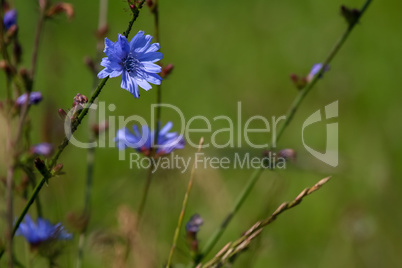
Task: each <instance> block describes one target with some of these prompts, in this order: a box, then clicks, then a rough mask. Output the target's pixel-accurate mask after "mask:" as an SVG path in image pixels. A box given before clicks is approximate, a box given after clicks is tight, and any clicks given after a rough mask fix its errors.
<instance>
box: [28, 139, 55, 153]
mask: <svg viewBox="0 0 402 268" xmlns="http://www.w3.org/2000/svg"><path fill="white" fill-rule="evenodd" d="M31 152H32V153H33V154H39V155H43V156H50V155H51V154H52V153H53V145H52V144H50V143H47V142H42V143H39V144H36V145H34V146H32V147H31Z"/></svg>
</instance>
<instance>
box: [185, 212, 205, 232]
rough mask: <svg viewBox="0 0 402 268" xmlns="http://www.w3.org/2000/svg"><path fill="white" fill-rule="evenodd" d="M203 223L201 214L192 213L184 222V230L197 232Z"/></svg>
mask: <svg viewBox="0 0 402 268" xmlns="http://www.w3.org/2000/svg"><path fill="white" fill-rule="evenodd" d="M203 224H204V220H203V219H202V218H201V216H200V215H199V214H194V215H193V216H191V218H190V220H189V221H188V222H187V224H186V231H187V232H190V233H198V231H199V230H200V227H201V225H203Z"/></svg>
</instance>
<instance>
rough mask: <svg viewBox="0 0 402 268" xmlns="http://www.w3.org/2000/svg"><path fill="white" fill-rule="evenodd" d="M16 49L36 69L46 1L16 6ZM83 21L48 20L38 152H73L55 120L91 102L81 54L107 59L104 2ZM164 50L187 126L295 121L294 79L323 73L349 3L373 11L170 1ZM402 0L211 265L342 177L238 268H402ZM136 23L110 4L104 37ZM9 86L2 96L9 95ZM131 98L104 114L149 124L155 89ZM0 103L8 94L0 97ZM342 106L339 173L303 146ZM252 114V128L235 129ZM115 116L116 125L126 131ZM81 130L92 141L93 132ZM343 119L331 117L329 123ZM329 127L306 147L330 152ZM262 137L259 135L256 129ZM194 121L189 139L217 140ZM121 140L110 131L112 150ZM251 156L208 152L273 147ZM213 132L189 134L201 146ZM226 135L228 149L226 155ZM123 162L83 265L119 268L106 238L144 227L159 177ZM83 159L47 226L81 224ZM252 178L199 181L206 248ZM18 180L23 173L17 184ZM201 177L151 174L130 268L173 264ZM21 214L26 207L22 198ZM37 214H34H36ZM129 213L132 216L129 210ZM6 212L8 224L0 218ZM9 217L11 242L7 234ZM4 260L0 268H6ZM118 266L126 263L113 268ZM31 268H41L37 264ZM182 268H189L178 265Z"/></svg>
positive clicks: (104, 182)
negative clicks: (38, 28) (99, 39)
mask: <svg viewBox="0 0 402 268" xmlns="http://www.w3.org/2000/svg"><path fill="white" fill-rule="evenodd" d="M14 2H15V7H16V9H17V10H18V25H19V36H20V37H19V38H20V42H21V44H22V45H23V49H24V51H23V53H24V54H23V65H26V66H29V64H30V60H31V53H32V43H33V38H34V34H35V25H36V19H37V16H38V14H37V10H38V7H37V3H36V1H23V0H15V1H14ZM70 2H71V3H72V4H73V5H74V9H75V17H74V19H72V20H71V21H68V20H67V19H66V18H65V16H64V15H63V16H58V17H57V18H55V19H53V20H50V21H48V22H47V23H46V25H45V28H44V34H43V38H42V40H41V47H40V51H39V62H38V68H37V76H36V81H35V88H34V90H35V91H41V92H42V93H43V95H44V100H43V102H42V103H41V104H40V105H38V106H35V107H32V109H31V112H30V118H31V125H32V141H33V143H39V142H42V141H47V142H51V143H52V144H54V145H58V144H59V143H60V142H61V140H62V137H63V136H62V135H63V129H62V123H63V122H62V120H61V119H59V117H58V115H57V110H58V109H59V108H63V109H69V108H71V104H72V102H73V97H74V96H75V95H76V94H77V93H81V94H84V95H86V96H90V91H91V88H92V81H93V78H92V75H91V73H90V71H89V70H88V67H87V66H86V65H85V64H84V57H86V56H91V57H93V56H94V55H95V50H96V37H95V34H94V33H95V32H96V28H97V20H98V15H97V14H98V2H97V1H93V0H91V1H89V0H87V1H78V0H72V1H70ZM159 4H160V8H159V12H160V43H161V50H162V52H163V53H164V59H163V61H162V62H163V63H165V64H167V63H173V64H174V66H175V69H174V71H173V73H172V75H171V76H169V77H168V79H166V80H165V81H163V83H162V85H163V87H162V101H163V103H168V104H172V105H175V106H177V107H178V108H179V109H180V110H181V111H182V112H183V114H184V115H185V117H186V120H188V119H190V118H192V117H193V116H196V115H201V116H205V117H206V118H208V119H210V120H213V118H214V117H215V116H219V115H226V116H228V117H230V118H233V119H234V123H235V125H234V129H237V128H238V126H239V124H240V126H241V127H243V126H244V124H245V121H246V120H247V119H248V118H250V117H251V116H254V115H262V116H264V117H267V118H271V117H272V116H276V117H279V116H281V115H283V114H285V113H286V111H287V109H288V107H289V106H290V104H291V103H292V100H293V98H294V97H295V96H296V94H297V89H295V87H294V85H293V84H292V82H291V80H290V78H289V76H290V74H291V73H296V74H298V75H306V74H307V73H308V72H309V71H310V68H311V66H312V65H313V64H314V63H318V62H322V61H323V60H324V59H325V57H326V56H327V54H328V53H329V51H330V50H331V48H332V46H333V45H334V43H335V42H336V40H337V39H338V38H339V36H340V35H341V34H342V32H343V31H344V29H345V28H346V27H347V24H346V22H345V20H344V19H343V18H342V17H341V16H340V11H339V7H340V6H341V5H342V4H345V5H347V6H350V7H356V8H360V6H361V5H362V4H363V1H357V0H347V1H338V0H335V1H319V0H308V1H297V0H289V1H263V0H256V1H248V2H247V1H233V0H232V1H227V0H221V1H208V0H206V1H175V0H173V1H163V0H161V1H160V3H159ZM401 10H402V2H400V1H396V0H384V1H373V3H372V5H371V6H370V7H369V9H368V10H367V12H366V13H365V14H364V16H363V17H362V19H361V22H360V23H359V25H357V26H356V28H355V29H354V30H353V32H352V34H351V36H350V37H349V39H348V40H347V42H346V44H345V46H344V47H343V48H342V49H341V51H340V52H339V54H338V55H337V56H336V57H335V59H334V60H333V62H332V64H331V70H330V71H329V72H328V73H325V75H324V77H323V79H321V80H320V81H319V82H318V83H317V85H316V87H315V88H314V89H313V90H312V91H311V93H310V94H309V95H308V96H307V98H306V99H305V101H304V103H303V104H302V106H301V107H300V109H299V111H298V112H297V114H296V116H295V117H294V119H293V121H292V122H291V124H290V125H289V127H288V128H287V129H286V132H285V134H284V136H283V137H282V138H281V140H280V142H279V143H278V147H279V148H293V149H294V150H296V151H297V154H298V159H297V161H296V162H295V163H288V165H287V168H286V170H274V171H265V172H264V173H263V175H262V177H261V178H260V179H259V181H258V183H257V185H256V186H255V187H254V189H253V191H252V194H251V195H250V196H249V198H248V199H247V201H246V202H245V204H244V206H243V207H242V208H241V209H240V211H239V213H238V214H237V215H236V216H235V218H234V219H233V221H232V222H231V224H230V225H229V228H228V229H227V231H226V232H225V233H224V235H223V236H222V238H221V239H220V241H219V243H218V244H217V245H216V246H215V247H214V249H213V250H212V252H211V254H210V255H209V256H208V257H207V258H206V260H209V259H210V258H211V257H213V256H214V255H215V254H216V253H217V252H218V251H219V250H220V249H221V248H222V247H223V246H224V245H225V244H226V243H227V242H229V241H233V240H235V239H237V238H238V237H240V236H241V234H242V233H243V232H244V231H246V230H247V229H248V228H249V227H251V226H252V225H253V224H254V223H255V222H256V221H258V220H260V219H263V218H266V217H268V216H269V215H270V214H271V213H272V212H273V211H274V210H275V209H276V207H278V206H279V205H280V204H281V203H282V202H283V201H290V200H292V199H294V198H295V197H296V196H297V195H298V194H299V192H300V191H301V190H303V189H304V188H306V187H310V186H312V185H314V184H315V183H316V182H317V181H318V180H320V179H321V178H324V177H327V176H330V175H331V176H333V177H332V180H331V181H330V182H329V183H328V184H327V185H325V186H324V187H323V188H322V189H321V190H320V191H318V192H316V193H314V194H313V195H311V196H309V197H307V198H306V199H305V200H304V201H303V202H302V203H301V204H300V205H299V206H298V207H296V208H294V209H292V210H290V211H287V212H285V213H284V214H283V215H281V216H280V217H279V218H278V219H277V220H276V221H275V222H274V223H273V224H272V225H269V226H268V227H267V228H265V230H264V232H263V234H262V235H261V236H260V237H259V238H258V239H257V240H256V241H255V242H254V243H252V245H251V247H250V249H249V250H247V251H246V252H245V253H243V254H241V255H240V257H239V258H238V259H237V260H236V262H235V263H234V266H233V267H261V268H263V267H300V268H301V267H401V266H402V255H401V254H400V252H401V251H402V243H401V241H402V231H401V228H402V213H401V210H400V207H399V205H400V204H402V196H401V189H402V188H401V187H402V182H401V174H402V165H401V162H402V141H401V137H402V123H401V119H400V117H401V116H402V105H401V103H402V91H401V84H402V78H401V77H402V76H401V75H400V72H401V70H402V68H401V67H402V57H401V44H402V32H401V25H402V16H401ZM129 19H130V11H129V9H128V7H127V3H126V1H123V0H120V1H109V11H108V25H109V33H108V35H107V36H108V38H109V39H111V40H112V41H116V40H117V35H118V33H122V32H123V31H124V30H125V28H126V25H127V22H128V21H129ZM139 30H144V31H145V33H146V34H151V35H152V34H153V31H154V27H153V18H152V15H151V13H150V12H149V9H148V8H147V7H144V8H143V10H142V11H141V14H140V17H139V19H138V21H137V22H136V23H135V24H134V27H133V31H132V33H131V35H130V37H132V36H133V34H135V33H136V32H138V31H139ZM4 80H5V77H4V74H3V73H1V75H0V84H1V87H2V88H4V86H5V82H4ZM140 94H141V97H140V98H139V99H135V98H134V97H133V96H132V95H131V94H130V93H129V92H127V91H125V90H123V89H121V88H120V77H119V78H114V79H110V80H109V81H108V83H107V85H106V87H105V88H104V89H103V91H102V93H101V95H100V97H99V101H104V102H105V103H106V105H109V104H115V105H116V109H115V110H114V111H107V114H106V116H107V117H116V118H117V117H118V116H125V117H128V116H131V115H140V116H142V117H144V118H145V119H146V120H147V121H148V122H149V120H150V117H151V114H150V112H151V109H150V105H151V104H152V103H155V102H156V88H155V87H154V88H153V89H151V90H150V91H148V92H146V91H144V90H143V89H140ZM0 97H1V99H4V97H5V90H0ZM336 100H338V101H339V117H338V118H337V122H338V124H339V165H338V166H337V167H335V168H334V167H331V166H329V165H326V164H325V163H323V162H321V161H319V160H317V159H316V158H315V157H314V156H312V155H311V154H310V153H308V152H307V150H306V149H305V148H304V146H303V143H302V137H301V129H302V125H303V122H304V120H306V119H307V117H308V116H309V115H311V114H312V113H313V112H315V111H316V110H318V109H323V108H324V107H325V105H327V104H329V103H332V102H334V101H336ZM238 102H241V115H242V118H243V119H242V122H239V121H237V113H238V110H237V107H238ZM0 120H1V121H0V125H1V129H0V140H1V144H2V145H1V147H0V150H1V152H0V176H1V177H3V176H5V174H6V172H5V169H6V167H5V164H4V163H5V160H6V157H8V156H7V155H5V146H4V144H5V133H4V132H5V131H3V129H4V128H3V126H4V119H3V117H1V119H0ZM116 120H117V119H116ZM84 121H85V123H84V124H83V125H82V126H81V127H80V128H79V130H78V131H77V138H80V139H82V140H86V137H87V130H88V125H87V123H86V120H84ZM167 121H172V122H173V123H174V124H175V125H174V127H173V130H176V131H179V130H180V129H179V128H180V118H179V117H178V115H177V113H175V112H174V111H172V110H171V109H168V108H163V109H162V122H163V123H166V122H167ZM331 122H333V121H331ZM326 123H327V122H325V121H323V122H320V123H317V124H315V126H312V127H311V128H310V129H306V133H305V135H306V143H307V144H308V145H309V146H311V147H313V148H321V149H322V150H325V139H326V131H325V126H326V125H325V124H326ZM250 126H253V127H256V128H258V127H261V125H259V124H257V122H256V123H254V125H253V124H251V125H250ZM205 127H206V125H205V122H202V121H201V120H199V121H194V123H193V124H192V128H205ZM227 127H228V125H227V123H225V122H224V121H219V120H217V121H212V132H213V131H216V130H219V129H221V128H227ZM114 135H115V131H113V132H111V133H110V134H107V135H106V137H105V138H106V140H112V139H113V138H114ZM239 135H241V140H242V141H243V142H242V146H240V147H238V146H237V144H235V145H236V146H235V147H233V148H222V149H219V148H214V147H213V146H209V147H208V148H205V149H203V150H202V152H203V153H204V155H205V156H210V157H212V156H217V157H223V156H227V157H229V158H233V155H234V153H236V152H238V153H241V154H245V153H250V155H251V156H260V155H261V154H262V151H263V150H262V149H261V150H260V149H254V148H252V147H251V146H249V145H247V143H245V142H244V137H243V134H241V133H238V132H237V131H235V133H234V137H235V140H237V138H238V137H239ZM201 136H204V138H205V141H206V142H211V133H191V135H190V138H191V141H192V142H193V143H198V140H199V139H200V138H201ZM250 137H251V140H252V141H253V142H255V143H260V144H262V143H265V142H269V143H270V141H271V137H270V135H268V136H267V135H266V133H259V134H252V135H250ZM227 139H228V135H225V134H221V135H218V136H217V140H218V141H219V142H220V143H221V144H224V143H225V142H226V141H227ZM196 151H197V149H196V148H193V147H191V146H187V147H186V148H185V149H183V150H179V151H176V152H175V154H176V155H180V156H183V157H190V156H191V157H193V158H194V154H195V153H196ZM130 152H131V151H130V150H129V149H127V152H126V156H127V158H126V160H125V161H120V160H119V158H118V156H119V154H118V150H117V149H116V148H108V147H106V148H97V149H96V164H95V175H94V184H93V196H92V204H91V206H92V213H91V220H90V223H89V226H88V239H87V241H86V245H85V255H84V264H83V267H85V268H87V267H88V268H91V267H118V266H116V265H117V264H116V261H115V260H116V256H119V254H120V255H121V252H120V251H121V248H119V247H118V246H116V245H110V244H108V243H107V241H108V239H109V238H110V237H113V236H114V235H116V234H121V233H124V232H126V231H127V230H126V229H127V226H126V225H127V224H126V223H127V222H130V221H129V220H127V218H130V215H131V213H132V215H131V216H133V217H135V211H136V209H137V207H138V203H139V201H140V197H141V192H142V188H143V185H144V182H145V178H146V174H147V170H145V169H136V168H133V169H130V162H129V157H128V154H129V153H130ZM86 155H87V150H86V149H81V148H77V147H74V146H71V145H70V146H69V147H67V149H66V150H65V152H64V153H63V155H62V156H61V158H60V160H59V162H61V163H63V165H64V171H65V172H66V174H65V175H63V176H59V177H56V178H53V179H51V181H50V183H49V185H48V186H47V187H44V188H43V189H42V191H41V192H40V199H41V202H42V205H43V210H44V215H45V217H46V218H49V219H50V220H51V221H52V222H59V221H61V222H63V224H65V225H66V228H67V229H68V230H71V231H73V229H72V227H71V226H70V225H69V223H68V220H67V218H68V217H67V215H68V214H69V213H70V212H79V211H80V210H82V208H83V202H84V185H85V176H86ZM251 173H252V169H212V168H207V169H203V168H199V169H197V170H196V177H195V183H194V186H193V191H192V192H191V195H190V199H189V205H188V209H187V212H186V215H185V221H187V220H188V219H189V217H190V216H191V215H192V214H194V213H199V214H200V215H201V216H202V218H203V219H204V225H203V226H202V228H201V231H200V232H199V234H198V238H199V239H200V248H201V249H202V247H203V246H205V243H206V241H207V240H208V239H209V237H210V236H211V235H212V233H213V232H214V231H215V230H216V229H217V228H218V226H219V225H220V224H221V222H222V220H223V219H224V218H225V216H226V214H227V213H228V212H229V210H230V208H231V206H232V204H233V203H234V202H235V200H236V197H237V196H238V194H239V193H240V192H241V190H242V189H243V187H244V185H245V184H246V183H247V181H248V178H249V176H250V175H251ZM19 176H21V173H17V176H16V180H17V181H19ZM189 177H190V170H187V171H186V172H184V173H182V172H181V170H178V169H172V170H158V171H157V172H156V173H155V174H154V176H153V181H152V185H151V189H150V193H149V199H148V202H147V205H146V209H145V213H144V219H143V222H142V224H141V237H140V243H139V246H138V249H137V251H136V252H135V253H134V254H133V256H131V257H130V262H129V263H130V264H131V265H132V266H127V267H162V265H163V264H165V263H166V261H167V257H168V253H169V250H170V246H171V242H172V238H173V234H174V230H175V227H176V225H177V219H178V216H179V213H180V209H181V204H182V200H183V196H184V193H185V191H186V187H187V182H188V179H189ZM0 194H1V195H0V197H1V200H0V208H1V211H4V205H3V204H4V185H3V184H1V185H0ZM15 201H16V203H15V207H14V211H15V214H16V215H19V213H20V212H21V211H22V209H23V207H24V202H23V201H22V200H21V198H19V197H18V198H15ZM35 211H36V210H35V208H34V207H32V208H31V210H30V214H31V215H32V216H34V218H35V217H36V214H35V213H36V212H35ZM130 211H131V212H130ZM2 215H3V214H2ZM4 228H5V225H4V221H3V220H1V221H0V233H1V234H4ZM78 236H79V235H78V234H77V233H74V239H73V240H72V241H69V242H67V243H66V244H67V245H66V248H65V251H64V252H63V254H62V256H61V258H60V259H59V261H58V264H59V267H75V262H76V255H77V244H78ZM24 244H25V242H24V239H23V238H22V237H16V238H15V252H16V256H17V258H18V259H19V260H20V261H22V262H23V263H25V261H26V260H27V259H28V258H29V257H28V250H27V248H26V247H25V246H24ZM188 252H189V251H188V247H187V245H186V241H185V231H184V229H182V232H181V235H180V238H179V243H178V248H177V250H176V253H175V256H174V259H173V261H174V263H175V264H179V263H181V264H188V263H189V262H190V261H191V258H190V256H189V253H188ZM5 259H6V258H3V259H2V260H1V261H0V267H3V266H4V267H6V262H5ZM113 265H114V266H113ZM32 267H45V262H44V260H43V259H41V258H40V257H35V258H34V265H33V266H32ZM175 267H184V266H179V265H178V266H175Z"/></svg>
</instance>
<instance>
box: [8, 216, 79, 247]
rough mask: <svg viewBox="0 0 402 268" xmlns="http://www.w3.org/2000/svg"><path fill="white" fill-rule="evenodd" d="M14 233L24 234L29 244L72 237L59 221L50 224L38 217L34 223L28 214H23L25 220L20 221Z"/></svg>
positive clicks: (35, 244)
mask: <svg viewBox="0 0 402 268" xmlns="http://www.w3.org/2000/svg"><path fill="white" fill-rule="evenodd" d="M16 235H22V236H24V237H25V239H26V240H27V241H28V243H29V244H30V245H31V246H38V245H39V244H41V243H43V242H48V241H54V240H69V239H72V237H73V236H72V235H71V234H69V233H67V232H66V230H64V227H63V226H62V224H61V223H57V224H56V225H52V224H51V223H50V222H49V221H48V220H45V219H42V218H38V219H37V222H36V223H35V222H34V221H32V219H31V217H30V216H29V215H27V216H25V222H21V224H20V226H19V227H18V230H17V232H16Z"/></svg>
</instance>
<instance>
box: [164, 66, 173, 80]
mask: <svg viewBox="0 0 402 268" xmlns="http://www.w3.org/2000/svg"><path fill="white" fill-rule="evenodd" d="M173 69H174V66H173V64H171V63H169V64H168V65H166V66H164V67H163V68H162V72H161V77H162V78H166V77H167V76H168V75H169V74H170V73H171V72H172V71H173Z"/></svg>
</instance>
